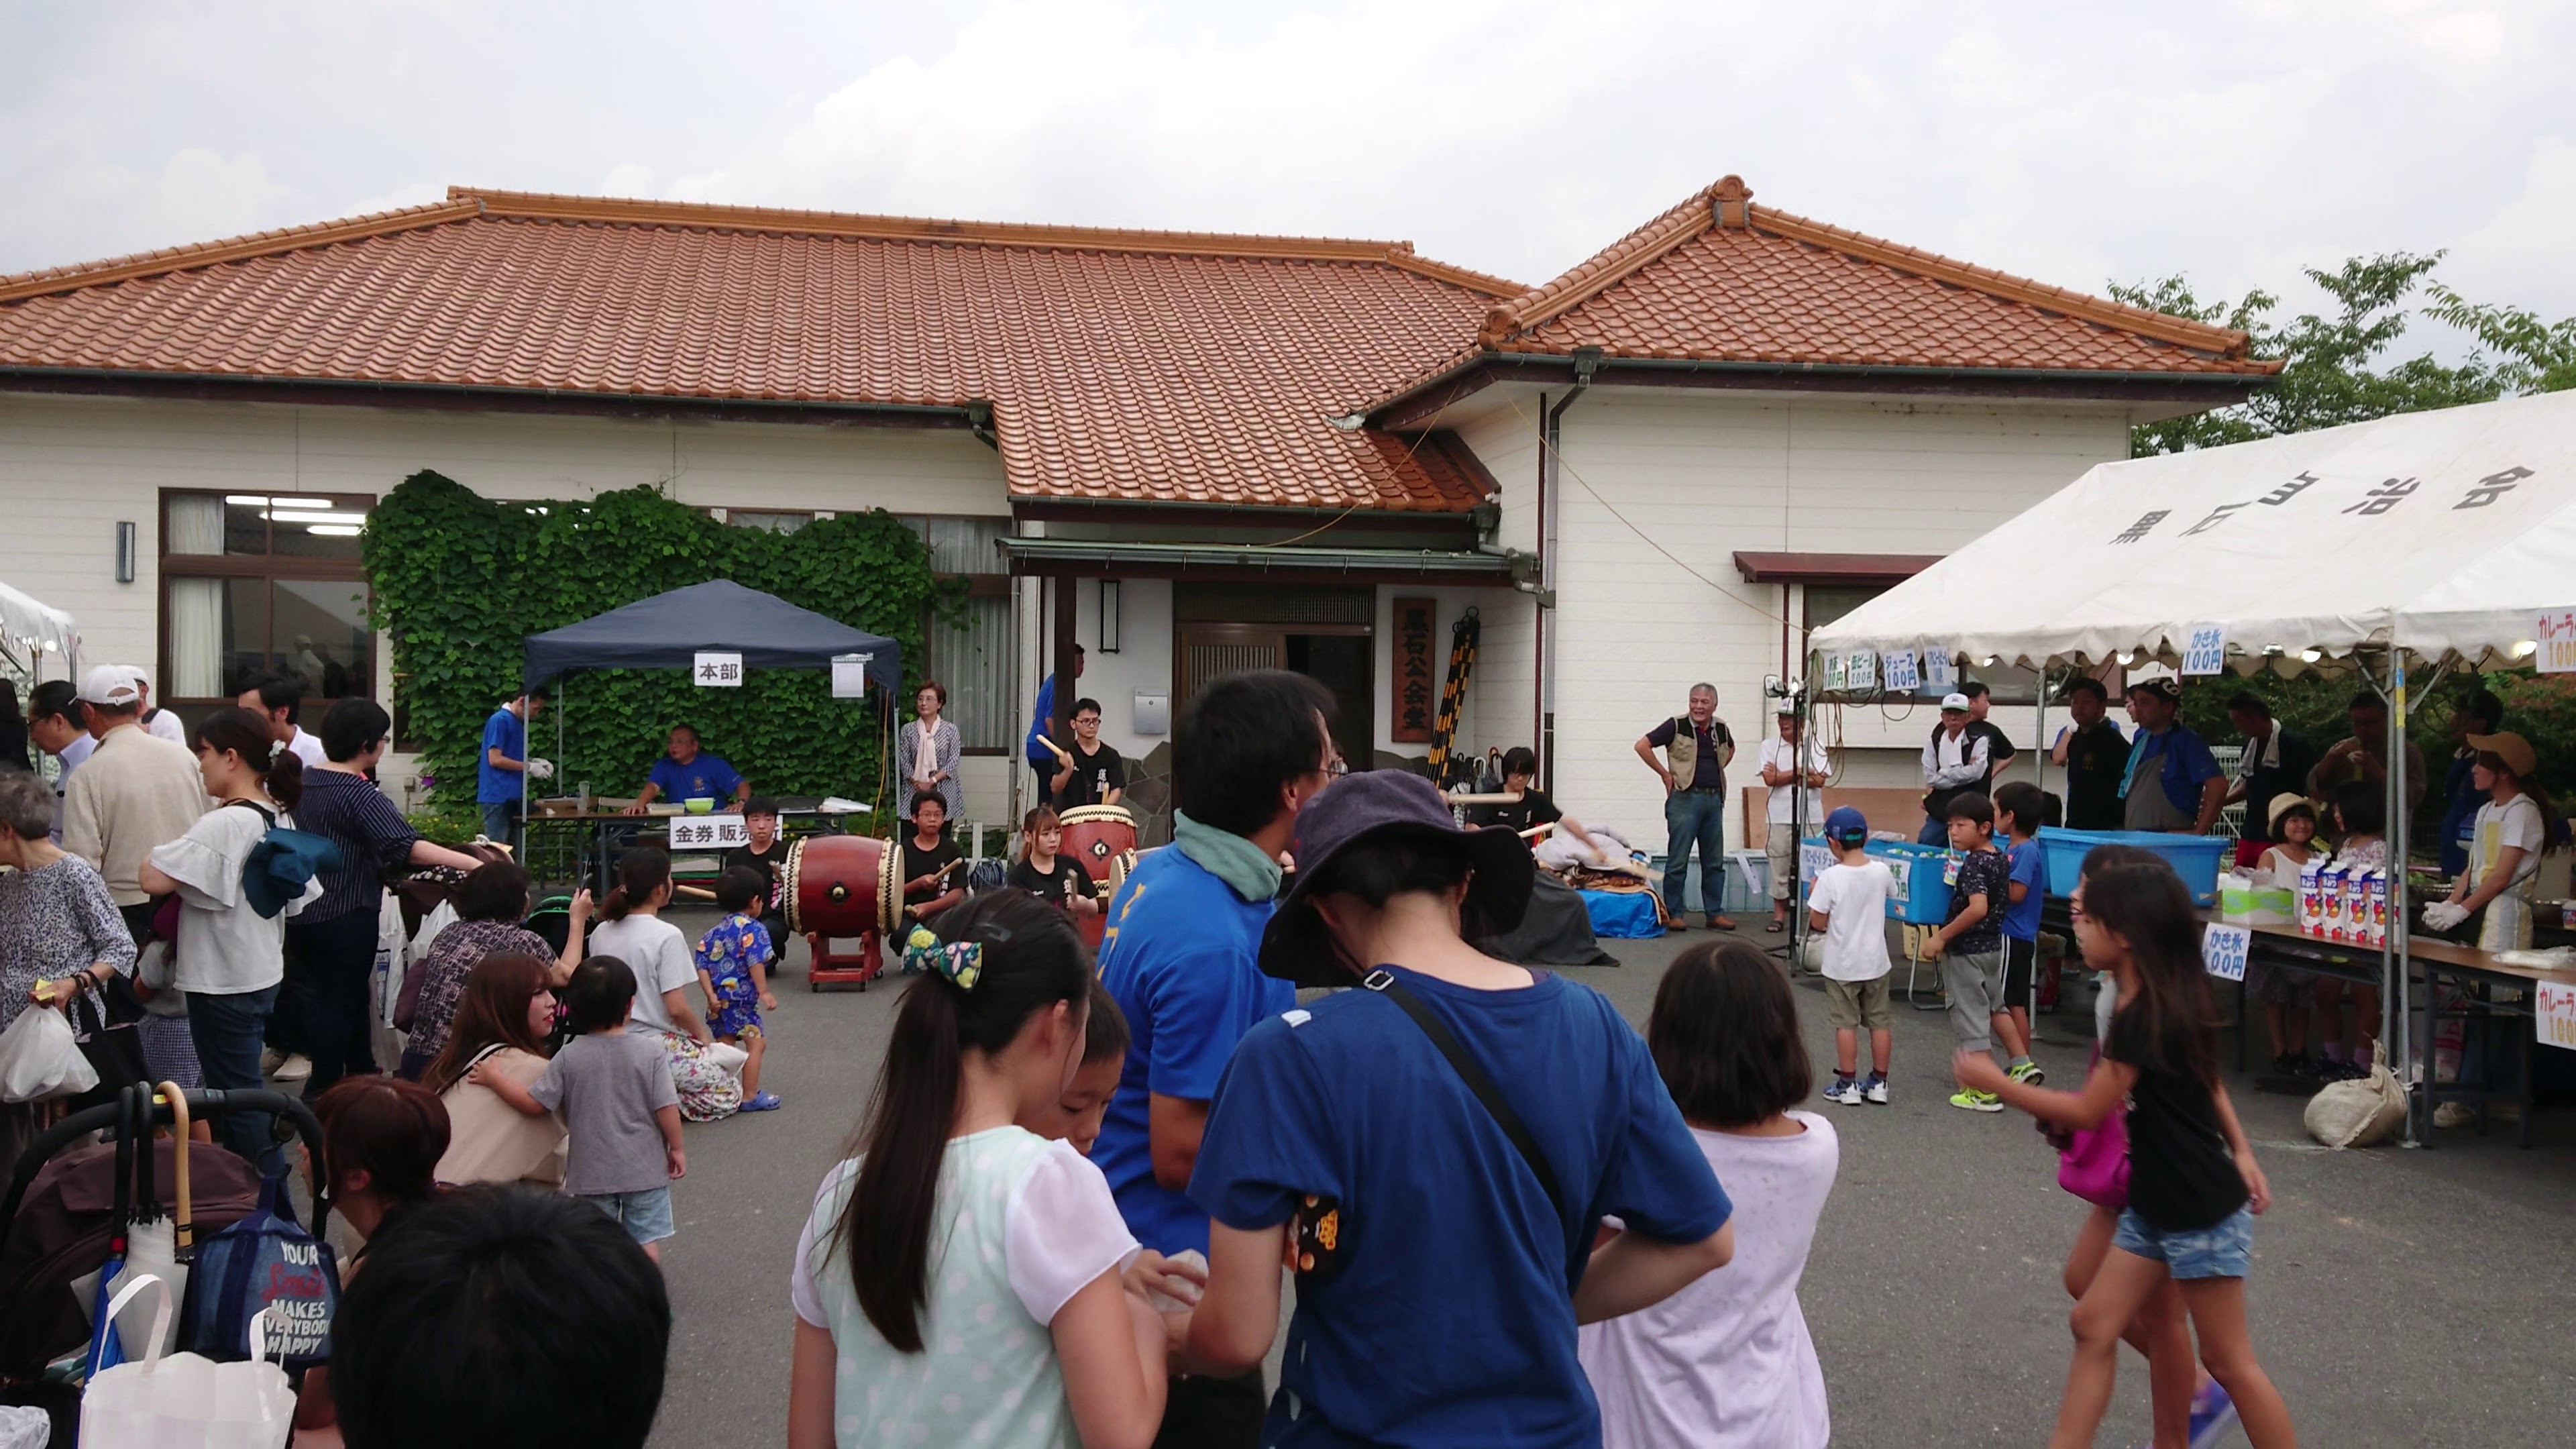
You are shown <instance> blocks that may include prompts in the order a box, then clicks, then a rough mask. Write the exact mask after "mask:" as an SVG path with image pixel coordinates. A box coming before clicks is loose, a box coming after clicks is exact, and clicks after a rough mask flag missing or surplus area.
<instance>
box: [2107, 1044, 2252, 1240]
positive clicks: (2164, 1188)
mask: <svg viewBox="0 0 2576 1449" xmlns="http://www.w3.org/2000/svg"><path fill="white" fill-rule="evenodd" d="M2106 1054H2107V1055H2108V1056H2109V1057H2110V1058H2111V1060H2113V1061H2115V1062H2119V1063H2121V1064H2122V1065H2124V1066H2129V1067H2134V1068H2136V1069H2137V1073H2138V1080H2137V1084H2136V1085H2134V1086H2132V1087H2131V1088H2129V1116H2128V1123H2127V1125H2128V1129H2129V1206H2131V1207H2133V1208H2136V1209H2137V1210H2138V1216H2140V1217H2142V1218H2145V1219H2146V1220H2147V1221H2148V1222H2149V1223H2151V1224H2153V1225H2154V1226H2156V1227H2158V1228H2161V1229H2163V1230H2165V1231H2166V1232H2190V1231H2192V1230H2194V1229H2196V1228H2206V1227H2212V1226H2215V1225H2216V1224H2218V1223H2220V1222H2223V1221H2225V1220H2226V1218H2227V1216H2228V1215H2229V1214H2231V1213H2233V1212H2235V1211H2236V1210H2237V1209H2238V1208H2241V1207H2243V1206H2244V1205H2245V1200H2246V1196H2247V1194H2246V1191H2245V1178H2244V1176H2243V1175H2242V1174H2240V1173H2239V1172H2237V1170H2236V1155H2235V1154H2234V1153H2232V1152H2230V1151H2229V1150H2228V1148H2227V1135H2226V1134H2225V1133H2224V1132H2222V1131H2220V1130H2219V1126H2218V1101H2217V1098H2216V1097H2214V1096H2213V1095H2212V1094H2211V1092H2210V1090H2209V1084H2208V1083H2206V1082H2203V1081H2200V1080H2198V1079H2197V1078H2195V1077H2192V1076H2191V1075H2190V1074H2188V1073H2184V1072H2175V1071H2168V1070H2165V1069H2164V1068H2162V1067H2160V1066H2154V1065H2150V1063H2151V1062H2152V1061H2153V1060H2154V1058H2155V1051H2154V1043H2152V1042H2151V1041H2149V1040H2148V1038H2147V1033H2146V1029H2145V1013H2144V1012H2141V1011H2138V1010H2135V1009H2134V1008H2133V1009H2131V1010H2127V1011H2123V1012H2121V1013H2120V1014H2119V1015H2117V1016H2115V1017H2112V1018H2111V1040H2110V1044H2109V1046H2108V1047H2107V1049H2106Z"/></svg>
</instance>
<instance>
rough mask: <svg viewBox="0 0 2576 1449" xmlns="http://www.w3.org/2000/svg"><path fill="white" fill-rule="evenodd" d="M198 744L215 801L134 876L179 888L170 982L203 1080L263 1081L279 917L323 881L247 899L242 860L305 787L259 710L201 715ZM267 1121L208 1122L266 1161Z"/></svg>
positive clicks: (145, 883)
mask: <svg viewBox="0 0 2576 1449" xmlns="http://www.w3.org/2000/svg"><path fill="white" fill-rule="evenodd" d="M196 747H197V774H198V775H199V776H200V777H201V778H202V779H204V781H205V783H206V793H207V794H208V795H210V796H212V797H214V798H215V799H216V800H218V801H220V802H222V803H221V804H219V805H218V806H217V807H216V808H214V809H212V810H209V811H207V812H206V813H205V814H204V815H201V816H199V817H198V818H197V823H196V824H194V825H191V826H189V827H188V832H187V834H185V835H182V836H180V837H179V838H178V839H176V840H171V841H165V842H163V843H162V844H160V845H156V846H154V847H153V848H152V851H151V853H150V854H148V855H146V856H145V857H144V859H143V863H142V867H141V869H140V870H138V871H137V872H136V874H135V883H136V884H138V885H140V886H142V887H143V889H144V890H146V891H148V892H150V893H151V894H153V895H156V896H158V895H168V894H171V893H173V892H176V893H177V895H178V897H179V940H178V946H177V955H178V965H177V967H176V968H175V970H174V971H173V972H172V984H173V985H174V986H176V987H177V988H178V989H179V990H180V991H182V992H184V993H186V995H187V997H188V1002H189V1010H188V1035H189V1036H190V1038H191V1039H192V1040H193V1041H194V1042H195V1044H196V1048H197V1061H198V1064H199V1066H200V1068H201V1069H202V1072H203V1075H204V1078H205V1083H206V1085H207V1086H209V1087H213V1088H218V1089H235V1090H238V1089H241V1088H250V1089H253V1090H256V1089H258V1088H260V1087H262V1086H264V1085H266V1082H265V1080H264V1079H263V1077H262V1076H261V1074H260V1061H259V1053H260V1043H261V1038H262V1037H263V1036H264V1035H266V1032H267V1027H268V1017H269V1013H270V1012H271V1011H272V1010H273V1009H274V1008H275V1007H276V1005H277V986H278V983H279V982H280V981H283V980H284V979H285V978H286V920H287V917H289V916H292V915H294V914H296V913H297V912H298V911H301V910H302V909H304V906H305V905H306V903H307V902H310V901H313V900H316V899H318V898H319V897H320V896H321V894H322V881H321V878H320V877H319V876H316V877H314V878H312V879H310V880H307V881H306V882H305V883H304V888H303V890H302V891H301V892H299V893H298V894H297V895H296V896H295V897H294V898H293V899H290V900H286V901H283V902H279V901H274V900H267V899H254V898H253V895H252V891H251V888H250V886H249V885H248V884H246V883H245V882H244V880H243V878H242V868H243V866H245V865H246V864H248V863H249V860H250V856H251V852H252V851H253V850H255V849H257V848H258V846H259V843H260V842H261V841H262V840H263V839H265V838H266V837H267V835H268V831H269V827H271V826H273V825H284V826H292V825H293V824H294V823H295V820H294V817H293V816H292V815H290V814H288V813H287V812H289V811H291V810H293V809H294V808H295V802H296V801H297V800H299V799H302V798H303V794H304V767H303V762H302V761H300V760H298V759H296V757H295V755H294V753H293V752H291V751H289V750H287V749H286V748H285V747H284V746H282V745H280V744H279V743H278V742H277V737H276V736H275V735H274V734H272V733H271V732H270V730H269V727H268V720H267V719H266V718H265V717H264V716H261V715H258V714H254V713H252V712H251V711H249V710H246V709H219V710H217V711H215V712H214V713H213V714H210V715H208V716H206V718H205V721H204V722H203V723H201V724H199V725H198V726H197V732H196ZM268 1128H269V1120H268V1117H267V1116H266V1114H261V1113H249V1112H233V1113H229V1114H227V1115H225V1116H223V1117H220V1118H218V1119H216V1123H215V1132H216V1135H217V1136H218V1137H220V1138H221V1139H222V1141H223V1143H224V1145H225V1146H227V1147H230V1148H231V1149H232V1150H233V1151H235V1152H238V1153H240V1154H241V1155H242V1157H243V1158H245V1159H247V1160H248V1161H250V1162H252V1163H254V1164H256V1165H259V1166H261V1167H263V1168H274V1167H275V1166H276V1165H277V1163H278V1160H279V1159H278V1156H277V1146H276V1144H275V1143H274V1142H273V1141H271V1140H270V1138H269V1130H268Z"/></svg>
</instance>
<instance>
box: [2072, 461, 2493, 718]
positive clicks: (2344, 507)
mask: <svg viewBox="0 0 2576 1449" xmlns="http://www.w3.org/2000/svg"><path fill="white" fill-rule="evenodd" d="M2532 476H2533V470H2531V469H2529V468H2524V467H2520V466H2515V467H2510V468H2505V469H2502V470H2500V471H2497V472H2494V473H2489V474H2487V475H2485V476H2484V477H2481V478H2479V479H2478V480H2477V481H2476V482H2474V483H2470V484H2466V485H2464V486H2463V485H2458V484H2446V483H2443V482H2441V481H2440V480H2431V481H2429V482H2428V480H2426V479H2423V478H2420V477H2414V478H2381V479H2378V480H2376V481H2363V480H2355V484H2357V486H2355V485H2354V484H2346V485H2339V486H2334V487H2329V488H2327V489H2326V492H2325V495H2324V496H2325V498H2326V501H2327V502H2328V503H2329V504H2330V505H2331V506H2332V507H2333V508H2334V509H2335V511H2336V512H2338V513H2342V514H2348V515H2351V516H2353V517H2358V518H2384V517H2386V516H2388V515H2389V514H2390V513H2392V512H2394V511H2396V509H2397V508H2398V506H2399V505H2400V504H2403V503H2406V502H2408V501H2409V500H2411V499H2413V498H2414V497H2415V496H2416V495H2417V494H2418V493H2422V494H2424V495H2425V496H2427V497H2428V498H2433V499H2439V498H2441V497H2444V496H2446V495H2448V494H2449V490H2450V489H2451V488H2453V487H2459V488H2460V490H2461V491H2460V492H2459V493H2458V495H2457V496H2456V497H2454V498H2453V501H2452V502H2451V503H2450V505H2449V506H2450V508H2451V509H2452V510H2453V511H2457V510H2459V509H2463V508H2485V507H2488V506H2490V505H2492V504H2493V503H2495V502H2496V500H2498V499H2500V498H2503V497H2505V496H2506V495H2508V494H2510V493H2512V492H2513V491H2514V490H2515V489H2516V488H2518V487H2520V486H2521V485H2522V483H2523V482H2524V480H2526V479H2528V478H2530V477H2532ZM2324 481H2325V480H2324V479H2322V478H2319V477H2318V476H2317V475H2316V474H2314V473H2297V474H2293V475H2291V476H2290V477H2289V478H2287V479H2285V480H2283V481H2282V482H2281V483H2279V484H2277V485H2275V486H2274V487H2273V488H2272V490H2271V491H2270V492H2268V493H2264V494H2262V495H2260V496H2258V497H2254V498H2249V499H2245V500H2243V501H2241V502H2236V503H2221V504H2219V505H2218V506H2217V507H2215V508H2212V509H2210V510H2209V512H2207V513H2206V514H2203V515H2202V516H2201V518H2200V519H2199V521H2198V522H2196V523H2194V524H2192V525H2191V526H2190V527H2189V528H2186V529H2184V530H2183V531H2182V533H2181V534H2180V535H2179V536H2180V537H2183V538H2194V537H2198V536H2199V535H2201V534H2204V533H2210V532H2214V531H2216V530H2217V529H2219V528H2220V527H2221V526H2222V525H2224V524H2226V523H2227V522H2228V521H2229V520H2231V519H2233V518H2234V517H2235V516H2236V515H2237V514H2239V513H2241V512H2243V511H2244V510H2245V509H2246V508H2248V507H2251V506H2252V505H2254V504H2257V503H2259V504H2262V505H2264V506H2265V507H2267V508H2279V507H2282V506H2283V505H2285V504H2288V503H2290V502H2291V501H2293V500H2295V499H2297V498H2298V497H2300V496H2301V495H2302V494H2305V493H2307V492H2308V491H2309V490H2311V489H2313V488H2316V487H2318V486H2319V485H2320V484H2322V483H2324ZM2419 506H2420V505H2419ZM2432 506H2439V505H2438V504H2435V505H2432ZM2171 516H2172V510H2170V509H2163V508H2158V509H2151V510H2149V511H2147V512H2145V513H2142V514H2140V515H2138V518H2137V520H2136V521H2135V522H2133V523H2131V524H2129V525H2128V526H2127V527H2126V528H2123V529H2121V530H2120V531H2119V532H2118V533H2116V534H2113V535H2112V537H2111V542H2113V543H2136V542H2138V541H2139V540H2141V539H2144V538H2146V537H2147V536H2148V535H2150V534H2153V533H2154V532H2155V531H2156V529H2157V527H2158V525H2160V524H2162V523H2163V522H2164V521H2165V520H2166V519H2167V518H2169V517H2171ZM2184 672H2185V673H2191V672H2193V671H2190V670H2185V671H2184Z"/></svg>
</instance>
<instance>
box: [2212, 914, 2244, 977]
mask: <svg viewBox="0 0 2576 1449" xmlns="http://www.w3.org/2000/svg"><path fill="white" fill-rule="evenodd" d="M2253 949H2254V933H2253V932H2252V931H2249V930H2247V929H2245V928H2244V927H2243V926H2230V925H2225V924H2223V923H2221V922H2218V921H2212V922H2210V923H2209V924H2208V925H2206V926H2204V927H2202V928H2201V932H2200V959H2201V962H2202V964H2204V965H2206V966H2207V967H2208V968H2209V974H2210V975H2212V976H2215V977H2217V978H2218V979H2219V980H2221V981H2242V980H2244V979H2245V957H2246V955H2247V953H2249V952H2251V951H2252V950H2253Z"/></svg>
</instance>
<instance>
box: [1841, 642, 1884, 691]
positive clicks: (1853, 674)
mask: <svg viewBox="0 0 2576 1449" xmlns="http://www.w3.org/2000/svg"><path fill="white" fill-rule="evenodd" d="M1847 672H1848V675H1849V682H1848V683H1846V684H1845V685H1844V688H1846V689H1849V690H1851V691H1852V692H1853V693H1855V694H1866V693H1868V692H1870V691H1871V690H1874V689H1876V688H1878V656H1877V655H1876V654H1873V653H1871V652H1870V651H1868V650H1866V649H1864V650H1862V651H1861V652H1859V653H1858V654H1855V655H1853V656H1852V657H1851V661H1850V664H1849V666H1848V671H1847Z"/></svg>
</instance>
